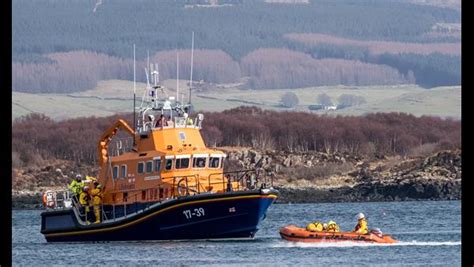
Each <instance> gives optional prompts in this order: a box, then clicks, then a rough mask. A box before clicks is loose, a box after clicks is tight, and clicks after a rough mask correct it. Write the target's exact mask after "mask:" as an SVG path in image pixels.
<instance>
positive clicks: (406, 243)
mask: <svg viewBox="0 0 474 267" xmlns="http://www.w3.org/2000/svg"><path fill="white" fill-rule="evenodd" d="M460 245H461V241H415V240H413V241H399V242H398V243H394V244H379V243H361V242H353V241H341V242H328V243H303V242H288V241H280V242H279V243H278V244H274V245H272V247H273V248H293V247H296V248H321V247H379V246H386V247H389V246H390V247H392V246H460Z"/></svg>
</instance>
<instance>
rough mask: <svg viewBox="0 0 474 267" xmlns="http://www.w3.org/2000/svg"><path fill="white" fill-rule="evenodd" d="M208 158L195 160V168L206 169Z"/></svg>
mask: <svg viewBox="0 0 474 267" xmlns="http://www.w3.org/2000/svg"><path fill="white" fill-rule="evenodd" d="M205 167H206V158H201V157H200V158H193V168H205Z"/></svg>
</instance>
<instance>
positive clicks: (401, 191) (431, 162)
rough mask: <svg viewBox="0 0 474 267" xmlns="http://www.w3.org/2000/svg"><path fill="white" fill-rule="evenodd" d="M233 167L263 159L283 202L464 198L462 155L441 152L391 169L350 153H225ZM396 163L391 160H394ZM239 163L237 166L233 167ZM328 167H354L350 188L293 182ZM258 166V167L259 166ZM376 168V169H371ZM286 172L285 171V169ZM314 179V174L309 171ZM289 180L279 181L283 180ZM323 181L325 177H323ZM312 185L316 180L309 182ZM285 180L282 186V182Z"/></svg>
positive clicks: (384, 160) (381, 161)
mask: <svg viewBox="0 0 474 267" xmlns="http://www.w3.org/2000/svg"><path fill="white" fill-rule="evenodd" d="M226 152H227V153H228V154H229V157H228V159H229V163H230V162H232V161H234V163H233V165H238V166H241V167H243V168H253V167H255V165H256V163H258V161H259V160H260V159H262V162H261V163H260V166H257V167H262V168H263V169H265V170H267V171H271V172H273V173H275V176H276V177H278V176H280V178H281V179H280V182H279V183H277V186H276V188H278V189H279V190H280V193H281V196H280V198H279V200H278V201H279V202H333V201H336V202H337V201H342V202H344V201H399V200H454V199H461V176H462V168H461V151H460V150H454V151H441V152H438V153H436V154H434V155H431V156H428V157H424V158H412V159H405V160H403V159H400V160H399V162H398V163H397V164H395V165H394V166H393V167H387V166H386V165H389V164H387V162H388V161H390V160H388V158H386V157H380V158H379V159H377V160H378V161H377V164H376V166H371V163H373V162H370V161H367V160H364V159H362V158H359V157H356V156H353V155H348V154H325V153H320V152H313V153H298V154H297V153H285V152H281V151H280V152H274V151H267V152H257V151H253V150H248V151H232V150H230V151H229V150H228V151H226ZM392 161H393V160H392ZM235 162H237V163H235ZM328 163H334V164H336V165H337V164H340V165H341V164H344V163H350V164H352V166H353V169H352V170H351V171H349V172H347V176H348V178H345V179H340V180H345V181H346V182H348V184H351V186H348V185H344V184H333V185H331V186H329V187H327V186H321V187H318V186H316V185H313V186H308V187H302V186H294V185H292V184H291V182H285V181H292V180H293V179H292V177H294V176H295V175H296V171H297V170H298V168H300V169H301V168H303V169H305V168H306V169H311V168H316V166H321V165H325V164H328ZM257 165H258V164H257ZM372 165H373V164H372ZM283 168H286V169H287V170H291V168H293V170H294V171H293V172H292V171H287V172H282V171H281V170H282V169H283ZM305 174H306V175H311V174H312V173H311V172H305ZM282 175H283V176H286V177H281V176H282ZM319 178H320V179H322V178H321V177H319ZM306 179H308V180H311V179H313V181H314V179H315V178H314V177H307V178H306ZM281 180H283V182H281Z"/></svg>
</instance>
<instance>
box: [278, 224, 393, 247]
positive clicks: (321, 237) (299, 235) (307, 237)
mask: <svg viewBox="0 0 474 267" xmlns="http://www.w3.org/2000/svg"><path fill="white" fill-rule="evenodd" d="M280 236H281V237H282V238H283V239H285V240H288V241H293V242H309V243H318V242H341V241H355V242H369V243H396V242H397V240H395V239H393V238H392V237H391V236H390V235H386V234H382V233H373V232H371V233H369V234H365V235H363V234H358V233H354V232H311V231H308V230H306V229H304V228H300V227H298V226H296V225H287V226H285V227H282V228H280Z"/></svg>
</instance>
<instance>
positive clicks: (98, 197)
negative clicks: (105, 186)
mask: <svg viewBox="0 0 474 267" xmlns="http://www.w3.org/2000/svg"><path fill="white" fill-rule="evenodd" d="M94 186H95V188H94V189H92V191H91V196H92V205H94V215H95V223H100V211H101V210H100V205H101V204H102V185H101V184H99V183H98V182H94Z"/></svg>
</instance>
